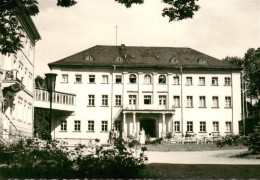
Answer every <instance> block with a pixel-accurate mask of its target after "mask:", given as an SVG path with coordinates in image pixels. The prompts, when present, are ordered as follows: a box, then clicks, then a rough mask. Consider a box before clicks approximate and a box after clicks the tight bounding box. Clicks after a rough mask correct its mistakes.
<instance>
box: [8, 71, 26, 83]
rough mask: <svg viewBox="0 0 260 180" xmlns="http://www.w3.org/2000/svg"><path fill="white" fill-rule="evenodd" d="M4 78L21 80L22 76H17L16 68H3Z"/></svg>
mask: <svg viewBox="0 0 260 180" xmlns="http://www.w3.org/2000/svg"><path fill="white" fill-rule="evenodd" d="M4 80H6V81H19V82H22V80H23V78H22V77H20V78H19V77H18V72H17V70H5V71H4Z"/></svg>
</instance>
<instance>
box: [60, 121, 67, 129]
mask: <svg viewBox="0 0 260 180" xmlns="http://www.w3.org/2000/svg"><path fill="white" fill-rule="evenodd" d="M60 130H61V131H67V121H61V122H60Z"/></svg>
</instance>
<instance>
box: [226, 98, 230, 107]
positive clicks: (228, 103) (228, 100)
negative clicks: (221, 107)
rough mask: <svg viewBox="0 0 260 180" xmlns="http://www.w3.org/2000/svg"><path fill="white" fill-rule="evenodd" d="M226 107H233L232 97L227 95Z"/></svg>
mask: <svg viewBox="0 0 260 180" xmlns="http://www.w3.org/2000/svg"><path fill="white" fill-rule="evenodd" d="M225 107H227V108H230V107H231V97H225Z"/></svg>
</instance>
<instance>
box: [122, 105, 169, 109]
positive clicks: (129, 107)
mask: <svg viewBox="0 0 260 180" xmlns="http://www.w3.org/2000/svg"><path fill="white" fill-rule="evenodd" d="M124 109H126V110H127V109H128V110H174V106H170V107H167V106H166V105H154V104H149V105H148V104H145V105H140V106H139V107H138V106H137V105H126V106H125V107H124Z"/></svg>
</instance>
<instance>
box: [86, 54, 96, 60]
mask: <svg viewBox="0 0 260 180" xmlns="http://www.w3.org/2000/svg"><path fill="white" fill-rule="evenodd" d="M85 61H94V58H93V57H92V56H91V55H88V56H86V57H85Z"/></svg>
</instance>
